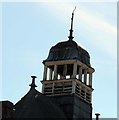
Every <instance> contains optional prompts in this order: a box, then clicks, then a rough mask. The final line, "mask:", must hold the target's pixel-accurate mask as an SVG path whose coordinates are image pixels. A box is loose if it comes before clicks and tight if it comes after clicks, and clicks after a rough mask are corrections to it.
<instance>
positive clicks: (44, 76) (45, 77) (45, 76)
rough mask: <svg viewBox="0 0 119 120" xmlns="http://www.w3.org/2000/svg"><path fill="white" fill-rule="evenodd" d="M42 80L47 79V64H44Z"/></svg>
mask: <svg viewBox="0 0 119 120" xmlns="http://www.w3.org/2000/svg"><path fill="white" fill-rule="evenodd" d="M43 80H47V66H46V65H44V75H43Z"/></svg>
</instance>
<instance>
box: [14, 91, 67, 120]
mask: <svg viewBox="0 0 119 120" xmlns="http://www.w3.org/2000/svg"><path fill="white" fill-rule="evenodd" d="M15 118H43V119H44V118H65V116H64V114H63V112H62V111H61V110H60V108H59V107H58V106H57V105H55V104H54V103H52V101H51V100H50V99H49V98H48V97H47V96H44V95H43V94H42V93H40V92H38V91H37V90H36V89H30V91H29V92H28V93H27V94H26V95H25V96H24V97H23V98H22V99H21V100H20V101H19V102H18V103H16V105H15Z"/></svg>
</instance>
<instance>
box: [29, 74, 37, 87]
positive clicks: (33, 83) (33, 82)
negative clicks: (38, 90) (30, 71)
mask: <svg viewBox="0 0 119 120" xmlns="http://www.w3.org/2000/svg"><path fill="white" fill-rule="evenodd" d="M31 78H32V83H31V84H30V85H29V86H31V89H33V88H35V87H37V86H36V85H35V78H37V77H36V76H31Z"/></svg>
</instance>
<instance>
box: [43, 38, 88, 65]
mask: <svg viewBox="0 0 119 120" xmlns="http://www.w3.org/2000/svg"><path fill="white" fill-rule="evenodd" d="M73 59H76V60H79V61H81V62H82V63H84V64H86V65H88V66H90V56H89V53H88V52H87V51H86V50H85V49H83V48H82V47H80V46H79V45H78V44H77V43H76V42H75V41H73V40H68V41H64V42H59V43H57V44H56V45H55V46H53V47H52V48H51V49H50V52H49V55H48V58H47V59H46V60H44V61H43V62H47V61H59V60H73Z"/></svg>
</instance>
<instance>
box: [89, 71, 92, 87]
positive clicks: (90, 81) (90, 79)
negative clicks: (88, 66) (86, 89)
mask: <svg viewBox="0 0 119 120" xmlns="http://www.w3.org/2000/svg"><path fill="white" fill-rule="evenodd" d="M89 86H91V87H92V73H91V72H90V73H89Z"/></svg>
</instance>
